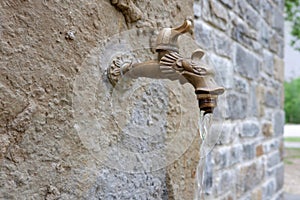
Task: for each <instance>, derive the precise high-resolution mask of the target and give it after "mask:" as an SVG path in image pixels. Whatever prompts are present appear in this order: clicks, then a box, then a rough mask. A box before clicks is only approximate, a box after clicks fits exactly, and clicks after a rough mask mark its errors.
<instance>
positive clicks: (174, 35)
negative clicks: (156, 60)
mask: <svg viewBox="0 0 300 200" xmlns="http://www.w3.org/2000/svg"><path fill="white" fill-rule="evenodd" d="M192 26H193V22H192V20H191V19H186V20H185V21H184V22H183V24H182V25H180V26H178V27H176V28H163V29H162V30H161V31H160V33H159V34H158V37H157V41H156V51H157V52H162V51H169V52H174V51H175V52H179V47H178V37H179V36H180V35H181V34H184V33H187V32H189V31H190V30H191V29H192Z"/></svg>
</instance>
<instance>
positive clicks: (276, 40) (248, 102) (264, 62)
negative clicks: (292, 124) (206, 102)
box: [194, 0, 284, 200]
mask: <svg viewBox="0 0 300 200" xmlns="http://www.w3.org/2000/svg"><path fill="white" fill-rule="evenodd" d="M283 4H284V1H281V0H279V1H278V0H274V1H272V0H263V1H261V0H259V1H258V0H241V1H237V0H236V1H235V0H220V1H217V0H209V1H195V3H194V13H195V38H196V41H197V42H198V44H199V45H200V46H201V47H202V48H203V49H204V50H206V51H207V52H209V53H208V54H209V55H210V58H211V60H212V62H214V63H217V64H218V65H216V70H217V71H219V72H220V73H221V74H222V77H223V79H222V80H223V84H224V86H225V87H226V89H227V91H226V94H225V95H224V97H223V98H225V99H224V101H225V102H226V104H225V105H221V106H224V110H226V112H224V113H223V117H224V119H226V120H225V121H224V124H223V126H222V134H221V137H220V140H219V142H218V144H217V145H216V146H215V148H214V149H213V151H212V152H211V154H212V159H211V160H209V162H207V167H208V168H212V169H213V170H208V171H210V173H211V175H208V176H207V177H208V178H209V177H212V178H210V180H207V181H208V182H212V184H211V187H208V188H207V189H206V190H207V191H206V192H207V193H208V196H209V197H212V199H252V200H254V199H264V200H265V199H282V198H283V197H282V185H283V170H284V166H283V162H282V156H283V142H282V135H283V125H284V112H283V95H284V94H283V93H284V91H283V79H284V73H283V72H284V63H283V56H284V55H283V48H284V38H283V37H284V35H283V32H284V31H283V23H284V18H283ZM218 129H220V127H217V126H215V127H213V130H218Z"/></svg>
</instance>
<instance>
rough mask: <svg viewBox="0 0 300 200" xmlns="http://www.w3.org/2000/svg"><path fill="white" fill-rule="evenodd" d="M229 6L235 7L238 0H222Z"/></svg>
mask: <svg viewBox="0 0 300 200" xmlns="http://www.w3.org/2000/svg"><path fill="white" fill-rule="evenodd" d="M220 1H221V2H222V3H223V4H224V5H225V6H227V7H228V8H233V6H234V5H235V1H236V0H220Z"/></svg>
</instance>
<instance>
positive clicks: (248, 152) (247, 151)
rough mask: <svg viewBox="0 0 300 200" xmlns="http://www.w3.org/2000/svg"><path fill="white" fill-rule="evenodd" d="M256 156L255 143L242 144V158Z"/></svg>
mask: <svg viewBox="0 0 300 200" xmlns="http://www.w3.org/2000/svg"><path fill="white" fill-rule="evenodd" d="M255 156H256V148H255V143H247V144H243V160H252V159H254V158H255Z"/></svg>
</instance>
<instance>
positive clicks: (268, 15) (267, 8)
mask: <svg viewBox="0 0 300 200" xmlns="http://www.w3.org/2000/svg"><path fill="white" fill-rule="evenodd" d="M261 8H262V9H261V14H262V16H263V17H264V19H265V20H266V21H267V22H268V24H270V25H272V23H273V13H274V9H275V7H274V6H273V5H272V3H271V1H269V0H261Z"/></svg>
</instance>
